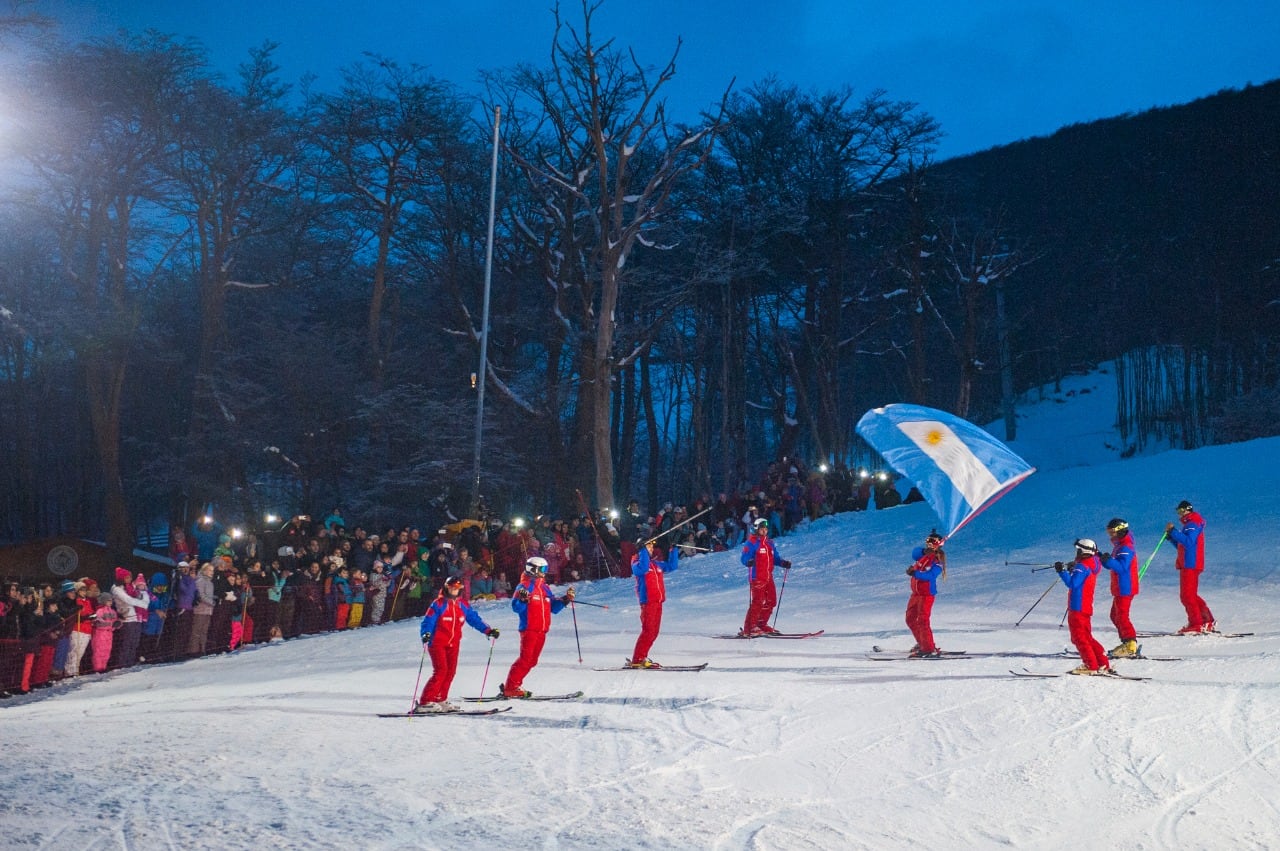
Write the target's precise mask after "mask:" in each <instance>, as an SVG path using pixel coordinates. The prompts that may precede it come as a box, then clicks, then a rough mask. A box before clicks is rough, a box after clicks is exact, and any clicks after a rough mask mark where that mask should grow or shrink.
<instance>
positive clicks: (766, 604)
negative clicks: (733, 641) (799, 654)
mask: <svg viewBox="0 0 1280 851" xmlns="http://www.w3.org/2000/svg"><path fill="white" fill-rule="evenodd" d="M753 529H754V531H753V533H752V535H751V537H749V538H747V540H746V542H745V543H744V544H743V545H742V564H743V565H744V566H745V567H746V568H747V584H748V586H749V587H750V589H751V602H750V604H749V605H748V606H747V616H746V618H745V619H744V620H743V623H742V631H741V632H739V633H738V634H739V635H741V636H743V637H744V638H755V637H757V636H760V635H765V634H768V633H776V632H777V630H776V629H774V628H773V627H772V626H770V625H769V616H770V615H771V614H773V607H774V606H776V605H778V586H776V585H775V584H774V582H773V567H774V565H780V566H781V567H782V569H783V570H790V569H791V562H789V561H787V560H786V559H785V558H779V557H778V550H777V548H776V547H774V545H773V541H771V540H770V539H769V521H768V520H766V519H765V518H763V517H760V518H757V519H756V520H755V522H754V524H753Z"/></svg>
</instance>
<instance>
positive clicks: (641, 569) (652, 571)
mask: <svg viewBox="0 0 1280 851" xmlns="http://www.w3.org/2000/svg"><path fill="white" fill-rule="evenodd" d="M636 547H637V550H638V552H636V554H635V555H634V556H632V557H631V575H632V576H634V577H635V578H636V597H637V598H638V599H639V600H640V635H639V637H638V638H636V646H635V649H634V650H632V652H631V659H630V660H628V662H627V664H629V665H630V666H631V667H633V668H660V667H662V666H661V665H659V664H658V663H657V662H655V661H653V660H652V659H650V658H649V649H650V648H652V647H653V642H654V641H656V640H657V639H658V631H659V630H660V629H662V604H663V603H664V602H666V599H667V586H666V580H665V578H664V574H667V573H674V572H675V571H676V570H678V569H679V567H680V550H679V547H672V548H671V555H670V556H669V557H668V558H667V560H666V561H660V560H659V559H658V555H660V553H659V552H658V547H657V544H655V543H654V542H653V541H644V540H638V541H636Z"/></svg>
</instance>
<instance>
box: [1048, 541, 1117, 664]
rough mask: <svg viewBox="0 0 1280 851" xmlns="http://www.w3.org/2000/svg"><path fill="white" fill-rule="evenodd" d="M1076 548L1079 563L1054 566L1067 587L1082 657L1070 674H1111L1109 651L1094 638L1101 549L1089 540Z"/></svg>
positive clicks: (1074, 636) (1072, 625) (1073, 639)
mask: <svg viewBox="0 0 1280 851" xmlns="http://www.w3.org/2000/svg"><path fill="white" fill-rule="evenodd" d="M1075 547H1076V557H1075V561H1073V562H1071V563H1070V564H1064V563H1063V562H1060V561H1058V562H1054V564H1053V569H1054V570H1056V571H1057V572H1058V578H1060V579H1061V580H1062V583H1063V584H1064V585H1066V586H1067V627H1068V629H1070V630H1071V643H1072V644H1074V645H1075V648H1076V651H1077V652H1078V653H1079V654H1080V661H1081V663H1082V664H1081V665H1080V666H1079V667H1078V668H1075V669H1073V670H1072V671H1070V673H1072V674H1080V675H1084V676H1087V675H1092V674H1110V673H1111V666H1110V665H1109V664H1108V663H1107V650H1106V648H1105V647H1103V646H1102V645H1101V644H1099V643H1098V640H1097V639H1096V638H1094V637H1093V624H1092V619H1093V589H1094V586H1095V585H1096V584H1097V581H1098V574H1099V573H1100V572H1101V571H1102V564H1101V562H1099V561H1098V545H1097V544H1095V543H1094V542H1093V541H1092V540H1090V539H1089V538H1080V539H1078V540H1077V541H1076V543H1075Z"/></svg>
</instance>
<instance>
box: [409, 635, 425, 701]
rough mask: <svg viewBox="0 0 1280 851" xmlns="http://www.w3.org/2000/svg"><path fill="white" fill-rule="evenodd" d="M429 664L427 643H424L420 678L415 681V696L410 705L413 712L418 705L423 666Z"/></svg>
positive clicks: (419, 672) (419, 671)
mask: <svg viewBox="0 0 1280 851" xmlns="http://www.w3.org/2000/svg"><path fill="white" fill-rule="evenodd" d="M425 664H427V644H426V642H423V644H422V658H421V659H419V660H418V678H417V679H416V680H414V681H413V698H412V700H411V702H410V705H409V711H410V712H412V711H413V710H414V709H415V708H416V707H417V705H418V694H419V691H418V686H419V685H421V684H422V666H423V665H425Z"/></svg>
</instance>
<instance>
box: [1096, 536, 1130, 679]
mask: <svg viewBox="0 0 1280 851" xmlns="http://www.w3.org/2000/svg"><path fill="white" fill-rule="evenodd" d="M1107 537H1108V538H1110V539H1111V552H1110V553H1100V554H1099V555H1098V559H1099V561H1101V562H1102V566H1103V567H1105V568H1106V569H1107V570H1109V571H1111V622H1112V623H1113V624H1115V627H1116V632H1118V633H1119V634H1120V643H1119V644H1118V645H1117V646H1115V647H1113V648H1112V649H1111V652H1110V654H1109V655H1110V656H1111V658H1112V659H1122V658H1126V657H1131V656H1136V655H1138V632H1137V630H1135V629H1134V628H1133V621H1132V620H1130V618H1129V607H1130V606H1132V605H1133V598H1134V597H1136V596H1138V553H1137V550H1135V549H1134V545H1133V535H1132V534H1130V532H1129V524H1128V523H1126V522H1125V521H1124V520H1122V519H1121V518H1119V517H1113V518H1112V519H1111V520H1110V521H1109V522H1108V523H1107Z"/></svg>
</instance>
